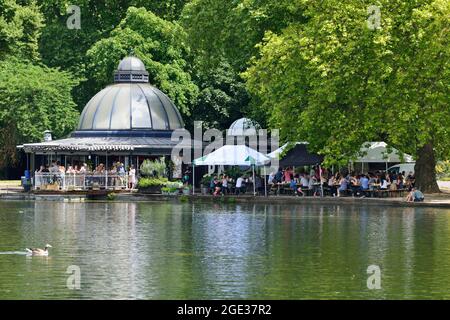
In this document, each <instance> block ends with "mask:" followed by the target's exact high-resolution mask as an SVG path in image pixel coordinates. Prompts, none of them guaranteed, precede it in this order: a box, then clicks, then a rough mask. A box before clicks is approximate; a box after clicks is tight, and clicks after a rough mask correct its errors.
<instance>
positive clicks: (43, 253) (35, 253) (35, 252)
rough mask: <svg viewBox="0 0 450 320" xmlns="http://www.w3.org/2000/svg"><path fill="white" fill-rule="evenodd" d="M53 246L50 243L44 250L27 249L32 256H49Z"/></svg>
mask: <svg viewBox="0 0 450 320" xmlns="http://www.w3.org/2000/svg"><path fill="white" fill-rule="evenodd" d="M51 247H52V246H51V245H49V244H48V243H47V244H46V245H45V247H44V249H40V248H25V250H27V253H28V254H30V255H32V256H48V248H51Z"/></svg>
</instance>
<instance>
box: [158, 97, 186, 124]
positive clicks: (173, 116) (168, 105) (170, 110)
mask: <svg viewBox="0 0 450 320" xmlns="http://www.w3.org/2000/svg"><path fill="white" fill-rule="evenodd" d="M155 92H156V93H157V95H158V97H159V98H160V99H161V101H162V103H163V104H164V108H165V109H166V112H167V115H168V116H169V123H170V129H172V130H173V129H178V128H181V124H180V119H179V118H178V115H177V112H176V111H175V109H174V107H173V104H172V102H171V101H170V100H169V98H168V97H167V96H166V95H165V94H164V93H162V92H161V91H160V90H158V89H156V88H155Z"/></svg>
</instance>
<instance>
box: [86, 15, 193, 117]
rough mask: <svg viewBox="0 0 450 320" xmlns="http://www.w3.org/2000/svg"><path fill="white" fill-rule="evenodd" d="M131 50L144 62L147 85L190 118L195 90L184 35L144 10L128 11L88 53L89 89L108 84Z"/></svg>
mask: <svg viewBox="0 0 450 320" xmlns="http://www.w3.org/2000/svg"><path fill="white" fill-rule="evenodd" d="M131 50H133V51H134V54H135V55H136V56H138V57H139V58H140V59H142V61H143V62H144V64H145V66H146V68H147V71H148V72H149V78H150V83H152V84H153V85H155V86H157V87H158V88H159V89H161V90H162V91H163V92H165V93H166V94H167V95H168V96H169V97H170V98H171V99H172V100H173V102H174V103H175V105H176V106H177V107H178V108H179V109H180V111H181V112H182V113H183V114H185V115H189V114H190V109H191V106H192V103H194V102H195V100H196V97H197V94H198V88H197V86H196V85H195V84H194V83H193V82H192V80H191V76H190V74H189V72H188V71H189V68H188V65H187V62H186V56H188V55H189V47H188V46H187V45H186V33H185V32H184V30H183V28H182V27H181V26H180V25H179V24H177V23H174V22H170V21H166V20H164V19H162V18H160V17H158V16H156V15H155V14H154V13H152V12H151V11H147V10H146V9H145V8H139V9H138V8H134V7H130V8H129V9H128V11H127V14H126V16H125V18H124V19H123V20H122V21H121V22H120V23H119V25H118V26H117V27H116V28H115V29H114V30H113V31H112V32H111V35H110V36H109V37H108V38H103V39H101V40H99V41H98V42H97V43H95V45H94V46H93V47H92V48H91V49H89V50H88V52H87V57H88V59H89V65H88V72H89V75H90V76H91V82H92V87H93V89H95V90H99V89H101V88H102V87H104V86H105V85H106V84H109V83H111V78H112V75H113V72H114V70H116V68H117V62H118V61H120V59H122V58H123V57H125V56H126V55H128V54H129V53H130V51H131Z"/></svg>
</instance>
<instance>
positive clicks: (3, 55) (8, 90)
mask: <svg viewBox="0 0 450 320" xmlns="http://www.w3.org/2000/svg"><path fill="white" fill-rule="evenodd" d="M42 27H43V17H42V14H41V13H40V11H39V7H38V6H37V5H36V3H35V2H34V1H15V0H4V1H0V170H1V169H3V168H5V167H8V166H12V165H15V164H16V162H17V153H16V145H17V144H20V143H24V142H36V141H41V140H42V137H43V132H44V131H45V130H47V129H50V130H52V131H53V133H54V135H55V136H56V137H61V136H64V135H65V134H67V133H68V132H70V131H71V130H72V129H73V128H74V127H75V125H76V122H77V120H78V112H77V111H76V108H75V103H74V102H73V99H72V95H71V91H72V89H73V87H74V86H75V85H76V84H77V83H78V82H77V81H76V80H74V79H73V77H72V76H71V75H70V74H68V73H66V72H61V71H59V70H58V69H52V68H48V67H46V66H45V65H43V64H42V63H41V57H40V55H39V51H38V43H39V36H40V34H41V32H42Z"/></svg>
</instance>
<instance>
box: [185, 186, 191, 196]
mask: <svg viewBox="0 0 450 320" xmlns="http://www.w3.org/2000/svg"><path fill="white" fill-rule="evenodd" d="M191 190H192V187H191V186H190V185H186V186H184V187H183V194H184V195H186V196H188V195H190V194H191Z"/></svg>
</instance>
